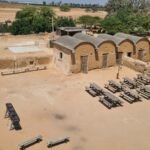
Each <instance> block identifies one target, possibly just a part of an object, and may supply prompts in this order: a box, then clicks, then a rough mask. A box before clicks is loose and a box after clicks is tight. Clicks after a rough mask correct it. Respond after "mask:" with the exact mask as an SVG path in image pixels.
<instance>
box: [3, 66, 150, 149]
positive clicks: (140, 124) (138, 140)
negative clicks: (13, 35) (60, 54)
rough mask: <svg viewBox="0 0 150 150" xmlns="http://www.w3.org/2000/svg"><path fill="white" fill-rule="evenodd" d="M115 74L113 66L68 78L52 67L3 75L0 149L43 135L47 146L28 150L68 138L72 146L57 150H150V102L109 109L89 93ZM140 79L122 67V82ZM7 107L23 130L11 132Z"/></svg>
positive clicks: (37, 145)
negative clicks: (92, 84)
mask: <svg viewBox="0 0 150 150" xmlns="http://www.w3.org/2000/svg"><path fill="white" fill-rule="evenodd" d="M116 73H117V67H112V68H108V69H101V70H99V69H98V70H93V71H90V72H89V73H88V74H80V73H79V74H75V75H71V76H65V75H63V74H61V73H60V72H58V71H56V70H55V69H54V68H52V67H50V69H49V70H46V71H39V72H30V73H24V74H17V75H10V76H0V85H1V86H0V106H1V107H0V108H1V109H0V122H1V125H0V150H17V149H18V144H19V143H21V142H23V141H25V140H27V139H30V138H32V137H34V136H36V135H38V134H41V135H42V136H43V141H42V142H41V143H38V144H35V145H33V146H31V147H29V148H28V149H29V150H46V149H48V148H47V147H46V143H47V141H49V140H54V139H57V138H60V137H63V136H69V137H70V142H69V143H68V144H63V145H59V146H56V147H54V148H53V149H54V150H100V149H102V150H109V149H111V150H149V149H150V142H149V139H150V117H149V114H150V109H149V105H150V102H149V101H147V100H142V102H137V103H134V104H129V103H127V102H125V101H124V104H123V105H124V106H123V107H118V108H114V109H111V110H108V109H107V108H106V107H105V106H103V105H102V104H101V103H99V102H98V99H99V98H98V97H96V98H93V97H91V96H90V95H89V94H88V93H86V92H85V86H87V85H89V83H90V82H96V83H97V84H98V85H100V86H103V85H104V84H105V83H107V81H108V80H110V79H115V78H116ZM136 74H137V73H136V72H135V71H133V70H130V69H128V68H126V67H123V69H122V70H121V74H120V77H121V78H122V77H124V76H128V77H130V78H133V77H134V76H136ZM118 82H119V81H118ZM7 102H11V103H12V104H13V105H14V107H15V109H16V111H17V113H18V114H19V116H20V119H21V122H20V123H21V126H22V130H20V131H15V130H12V131H9V125H10V120H9V119H4V114H5V111H6V109H5V103H7Z"/></svg>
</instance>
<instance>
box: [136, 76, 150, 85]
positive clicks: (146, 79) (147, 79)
mask: <svg viewBox="0 0 150 150" xmlns="http://www.w3.org/2000/svg"><path fill="white" fill-rule="evenodd" d="M137 79H138V80H140V81H141V82H142V83H143V84H145V85H149V84H150V77H148V76H145V75H142V74H138V75H137Z"/></svg>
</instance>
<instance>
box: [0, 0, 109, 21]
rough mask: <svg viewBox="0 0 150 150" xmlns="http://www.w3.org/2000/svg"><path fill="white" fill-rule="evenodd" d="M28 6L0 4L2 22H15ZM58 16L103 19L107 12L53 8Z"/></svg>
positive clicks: (0, 19)
mask: <svg viewBox="0 0 150 150" xmlns="http://www.w3.org/2000/svg"><path fill="white" fill-rule="evenodd" d="M25 6H26V5H22V4H3V3H0V22H4V21H6V20H11V21H14V20H15V15H16V12H17V11H19V10H21V9H22V8H23V7H25ZM53 9H54V11H55V13H56V15H57V16H67V17H73V18H74V19H76V18H78V17H79V16H82V15H90V16H99V17H101V18H105V16H106V15H107V12H106V11H98V12H95V13H92V12H86V11H85V9H80V8H72V9H71V11H70V12H61V11H60V10H59V8H58V7H53Z"/></svg>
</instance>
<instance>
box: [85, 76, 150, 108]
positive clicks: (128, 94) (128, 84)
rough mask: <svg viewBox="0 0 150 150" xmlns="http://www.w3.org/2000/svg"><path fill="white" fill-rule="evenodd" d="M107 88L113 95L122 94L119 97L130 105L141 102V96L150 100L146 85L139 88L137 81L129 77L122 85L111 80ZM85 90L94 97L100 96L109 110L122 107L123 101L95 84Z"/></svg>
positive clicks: (148, 89)
mask: <svg viewBox="0 0 150 150" xmlns="http://www.w3.org/2000/svg"><path fill="white" fill-rule="evenodd" d="M138 76H139V75H138ZM147 83H148V82H147ZM105 88H106V89H107V90H109V91H110V92H112V93H116V92H121V94H120V95H119V96H120V97H121V98H123V99H124V100H126V101H127V102H129V103H133V102H137V101H141V96H142V97H144V98H146V99H150V88H148V87H146V86H144V85H142V86H138V84H137V83H136V81H134V80H132V79H130V78H127V77H125V78H123V81H122V82H120V83H117V82H116V81H113V80H109V81H108V84H105ZM85 90H86V91H87V92H88V93H89V94H91V95H92V96H93V97H95V96H100V100H99V101H100V102H101V103H103V104H104V105H105V106H107V107H108V108H109V109H110V108H112V107H116V106H122V101H121V100H120V99H119V98H118V97H116V96H115V95H113V94H111V93H110V92H107V91H105V90H104V89H103V88H101V87H100V86H98V85H97V84H95V83H90V86H89V87H87V86H86V87H85Z"/></svg>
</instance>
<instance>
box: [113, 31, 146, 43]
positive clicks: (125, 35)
mask: <svg viewBox="0 0 150 150" xmlns="http://www.w3.org/2000/svg"><path fill="white" fill-rule="evenodd" d="M115 36H116V37H119V38H128V39H130V40H131V41H133V42H134V43H135V44H136V43H137V42H138V41H140V40H142V39H146V40H148V39H147V38H145V37H139V36H134V35H130V34H125V33H122V32H119V33H116V34H115Z"/></svg>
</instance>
